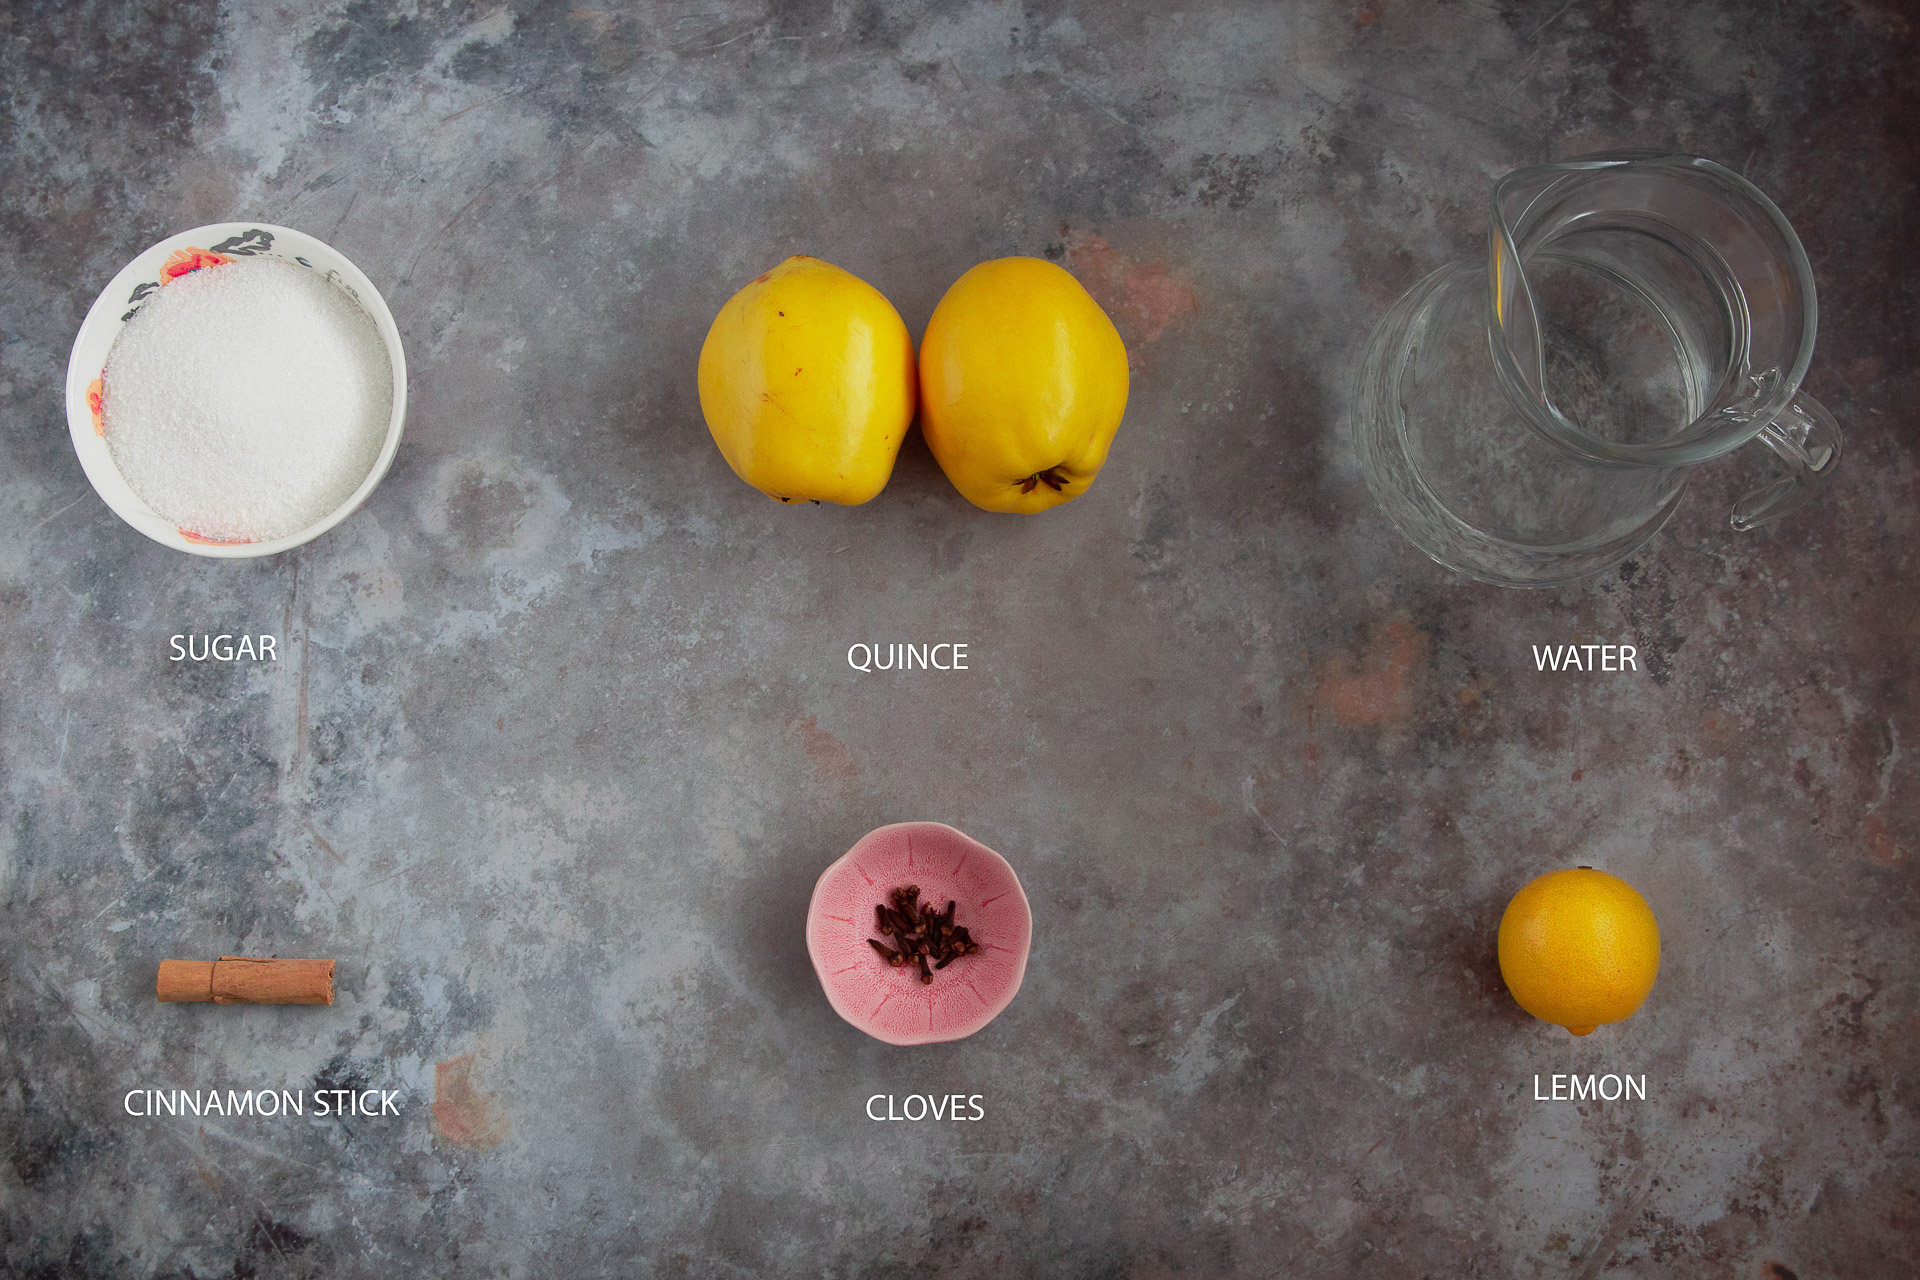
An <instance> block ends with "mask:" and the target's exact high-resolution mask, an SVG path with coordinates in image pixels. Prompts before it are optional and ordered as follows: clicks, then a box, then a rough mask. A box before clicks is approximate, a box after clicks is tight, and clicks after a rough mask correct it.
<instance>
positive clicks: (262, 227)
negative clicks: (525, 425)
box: [67, 222, 407, 560]
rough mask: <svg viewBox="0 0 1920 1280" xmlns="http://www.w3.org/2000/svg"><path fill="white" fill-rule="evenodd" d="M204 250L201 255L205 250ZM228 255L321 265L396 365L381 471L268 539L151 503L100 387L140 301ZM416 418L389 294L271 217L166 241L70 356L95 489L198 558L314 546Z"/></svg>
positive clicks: (126, 274) (124, 282)
mask: <svg viewBox="0 0 1920 1280" xmlns="http://www.w3.org/2000/svg"><path fill="white" fill-rule="evenodd" d="M196 255H199V256H196ZM208 255H212V256H214V257H217V258H218V259H219V260H222V261H225V260H228V259H232V258H261V257H265V258H282V259H285V260H286V261H288V262H294V263H298V264H299V265H300V266H303V267H306V268H308V269H309V270H312V271H318V272H319V273H320V274H321V275H323V276H325V277H327V279H329V280H331V281H333V282H334V283H335V284H337V285H339V286H340V287H342V288H343V289H345V290H346V291H347V293H348V294H349V296H351V297H352V298H353V299H354V301H356V302H358V303H359V304H360V308H361V310H363V311H365V312H366V313H367V316H368V318H369V319H371V320H372V321H373V324H374V328H376V329H378V330H379V331H380V340H381V341H382V342H384V343H386V346H387V356H388V359H389V360H391V362H392V364H393V416H392V417H390V418H389V419H388V420H387V438H386V441H385V442H384V443H383V444H382V445H381V446H380V456H379V457H378V458H377V459H375V461H374V464H373V470H372V471H370V472H368V473H367V478H366V479H365V480H362V481H361V482H360V487H359V488H357V489H355V490H354V491H353V493H352V495H351V496H349V497H348V498H347V500H346V501H345V502H343V503H341V504H340V505H339V506H338V507H337V508H335V509H334V510H333V511H332V512H330V513H329V514H328V515H327V516H326V517H325V518H324V519H321V520H318V521H316V522H315V523H313V524H310V525H308V526H307V527H306V528H304V529H302V530H300V531H299V532H298V533H290V534H288V535H287V536H286V537H284V538H274V539H272V540H271V541H267V542H209V541H207V540H206V539H204V538H199V537H196V536H194V535H192V534H189V533H187V532H186V531H184V530H182V529H181V528H179V526H177V525H175V524H174V523H173V522H172V521H170V520H168V519H167V518H166V517H164V516H162V515H161V514H160V513H159V512H157V511H155V510H154V509H153V508H152V507H151V506H149V505H147V501H146V499H144V498H142V497H141V496H140V495H139V494H137V493H135V492H134V491H133V488H132V486H130V485H128V484H127V482H126V479H125V477H123V476H122V475H121V474H120V468H119V467H117V466H115V465H114V462H113V453H112V451H111V450H109V449H108V448H107V439H106V436H105V435H104V434H103V433H102V430H101V427H100V423H99V405H98V400H97V397H98V388H99V385H100V375H101V371H102V370H103V369H105V368H106V364H107V352H108V351H110V350H112V348H113V342H114V339H115V338H117V337H119V336H120V328H121V326H122V325H124V324H126V322H127V320H128V318H129V317H131V316H132V315H133V313H134V312H135V311H137V310H138V309H139V307H140V303H141V302H142V301H143V300H144V299H145V298H146V297H147V296H148V295H149V294H151V293H153V292H154V291H155V290H157V289H159V288H160V286H161V281H162V279H163V278H166V279H177V278H178V277H179V276H181V275H184V274H185V273H186V272H188V271H193V270H196V269H197V268H198V267H199V266H203V265H207V256H208ZM406 416H407V356H406V352H404V351H403V350H401V347H400V329H399V327H398V326H397V325H395V324H394V322H393V313H392V312H390V311H388V310H387V304H386V301H385V300H384V299H383V298H381V296H380V291H379V290H378V289H375V288H374V287H373V282H372V281H371V280H369V279H367V277H366V275H365V274H364V273H363V272H362V271H361V270H360V268H358V267H356V266H354V265H353V264H352V263H351V262H349V261H347V259H346V257H345V256H344V255H343V254H341V253H340V251H339V250H337V249H335V248H333V247H332V246H331V245H328V244H325V243H323V242H321V241H319V240H316V239H314V238H313V237H312V236H310V235H308V234H306V233H305V232H304V231H295V230H293V229H292V228H290V227H276V226H273V225H272V224H270V223H264V222H216V223H214V224H212V225H211V226H205V227H195V228H194V229H193V230H191V231H182V232H181V233H180V234H178V235H173V236H168V237H167V238H166V239H165V240H162V241H161V242H160V243H159V244H156V245H154V246H153V247H152V248H150V249H148V250H146V251H145V252H144V253H142V254H141V255H140V256H139V257H137V258H135V259H134V260H133V261H132V262H129V263H128V264H127V265H126V266H125V267H123V268H121V270H120V274H119V275H117V276H115V277H114V278H113V280H112V282H111V283H109V284H108V285H107V287H106V288H105V289H103V290H101V292H100V296H99V297H98V298H96V299H94V302H93V306H92V308H91V309H89V310H88V312H87V318H86V320H85V321H84V322H82V324H81V325H80V335H79V336H78V337H77V338H75V339H74V340H73V356H72V358H71V359H69V360H68V361H67V432H68V434H69V435H71V436H72V437H73V451H74V452H75V453H77V454H79V455H80V465H81V466H82V467H83V468H85V470H86V473H87V479H88V480H89V481H90V482H92V484H93V490H94V492H95V493H97V494H99V495H100V497H101V499H102V500H104V501H105V502H106V504H107V505H108V506H109V507H111V508H113V513H114V514H115V515H117V516H119V517H120V518H121V519H122V520H125V521H126V522H127V523H128V524H130V525H132V526H133V527H134V528H136V529H138V530H139V531H140V532H141V533H144V534H146V535H147V536H148V537H149V538H152V539H153V540H154V541H155V542H158V543H161V544H162V545H164V546H169V547H172V548H173V549H174V550H175V551H185V552H189V553H190V554H192V555H196V556H216V557H219V558H221V559H229V560H231V559H243V558H246V557H249V556H270V555H273V554H274V553H275V552H277V551H286V550H289V549H290V548H293V547H297V546H299V545H300V544H301V543H303V542H311V541H312V540H313V539H315V538H317V537H319V536H320V535H321V534H323V533H325V532H326V531H327V530H329V529H331V528H333V526H335V525H337V524H339V523H340V522H341V521H342V520H345V519H346V518H347V517H348V516H350V515H352V514H353V512H354V511H355V509H357V508H358V507H359V506H360V504H361V503H363V502H365V501H366V500H367V495H368V494H370V493H372V492H373V488H374V486H375V485H377V484H379V483H380V481H381V478H382V477H384V476H385V475H386V474H387V468H388V467H390V466H392V465H393V455H394V453H395V452H396V451H397V450H398V449H399V448H400V426H401V423H402V422H404V421H405V420H406Z"/></svg>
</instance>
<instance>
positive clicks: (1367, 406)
mask: <svg viewBox="0 0 1920 1280" xmlns="http://www.w3.org/2000/svg"><path fill="white" fill-rule="evenodd" d="M1488 242H1489V255H1488V261H1487V262H1486V264H1485V265H1484V266H1481V265H1468V264H1463V263H1456V264H1454V265H1452V266H1448V267H1443V268H1441V269H1440V270H1439V271H1436V272H1434V273H1433V274H1432V275H1430V276H1428V277H1427V278H1426V279H1425V280H1422V281H1421V282H1420V283H1419V284H1417V285H1415V286H1414V287H1413V288H1412V289H1411V290H1409V291H1408V293H1407V294H1406V295H1405V296H1404V297H1402V298H1401V299H1400V301H1399V302H1397V303H1395V304H1394V307H1393V309H1392V310H1391V311H1390V312H1389V313H1388V314H1387V316H1386V318H1385V319H1383V320H1382V321H1381V322H1380V325H1379V327H1378V328H1376V329H1375V330H1374V333H1373V336H1372V338H1371V340H1370V341H1369V342H1368V345H1367V350H1366V355H1365V357H1364V359H1363V362H1362V365H1361V370H1360V377H1359V385H1358V388H1357V392H1356V396H1355V401H1354V416H1353V431H1354V435H1355V442H1356V445H1357V448H1358V451H1359V456H1360V462H1361V468H1362V471H1363V472H1364V474H1365V476H1366V480H1367V487H1368V488H1369V489H1370V490H1372V492H1373V495H1374V498H1375V499H1376V500H1377V501H1378V502H1379V503H1380V505H1381V507H1382V508H1384V509H1385V511H1386V513H1387V516H1388V518H1389V519H1391V520H1392V521H1393V523H1394V525H1395V526H1396V527H1398V528H1399V530H1400V532H1401V533H1403V534H1405V535H1406V536H1407V537H1408V538H1409V539H1410V540H1411V541H1412V542H1413V543H1414V545H1415V546H1417V547H1419V548H1420V549H1421V550H1422V551H1425V552H1426V553H1427V554H1428V555H1430V556H1432V557H1433V558H1434V559H1435V560H1437V561H1439V562H1440V563H1441V564H1443V565H1446V566H1448V567H1449V568H1453V569H1457V570H1459V571H1460V572H1462V573H1466V574H1470V575H1471V576H1473V577H1475V578H1479V579H1481V580H1482V581H1485V582H1492V583H1498V584H1501V585H1504V586H1516V587H1538V586H1551V585H1554V584H1556V583H1563V582H1571V581H1573V580H1575V579H1578V578H1581V577H1585V576H1586V575H1588V574H1592V573H1597V572H1599V571H1600V570H1602V569H1605V568H1607V567H1608V566H1610V565H1613V564H1615V563H1617V562H1619V561H1620V560H1623V559H1625V558H1626V557H1627V556H1628V555H1630V554H1632V553H1633V551H1634V550H1635V549H1636V548H1638V547H1640V546H1641V545H1642V544H1644V543H1645V542H1646V541H1647V540H1648V539H1649V538H1651V537H1652V536H1653V535H1654V534H1655V533H1656V532H1658V531H1659V529H1660V526H1661V525H1662V524H1664V523H1666V520H1667V517H1668V516H1670V515H1672V514H1673V511H1674V509H1675V508H1676V507H1677V506H1678V505H1679V502H1680V497H1681V493H1682V491H1683V490H1684V489H1685V488H1686V483H1687V478H1688V476H1689V474H1690V473H1691V472H1692V469H1693V467H1694V465H1695V464H1697V463H1701V462H1705V461H1707V460H1708V459H1710V458H1717V457H1720V456H1721V455H1722V454H1726V453H1730V452H1731V451H1733V450H1734V449H1736V448H1738V447H1739V446H1740V445H1742V444H1745V443H1746V442H1747V441H1749V440H1752V439H1753V438H1754V437H1756V436H1757V437H1759V438H1760V439H1761V440H1762V441H1763V442H1765V443H1766V445H1767V446H1768V447H1769V448H1770V449H1772V450H1773V452H1774V453H1776V454H1778V455H1779V456H1780V457H1781V458H1782V459H1784V460H1785V461H1786V464H1787V471H1786V474H1785V475H1784V476H1783V477H1781V478H1779V479H1777V480H1774V481H1773V482H1772V483H1770V484H1768V485H1767V486H1766V487H1765V488H1762V489H1761V490H1759V491H1758V492H1755V493H1752V494H1749V495H1748V496H1746V497H1744V498H1742V499H1741V500H1740V501H1739V502H1737V503H1735V504H1734V508H1733V526H1734V528H1736V529H1743V530H1744V529H1752V528H1755V527H1757V526H1759V525H1762V524H1765V523H1766V522H1768V521H1770V520H1773V519H1776V518H1778V517H1779V516H1782V515H1784V514H1786V513H1787V512H1788V511H1791V510H1792V509H1793V508H1795V507H1797V506H1799V505H1800V504H1801V503H1803V502H1805V501H1806V500H1807V499H1808V498H1809V497H1811V496H1812V495H1813V494H1814V492H1815V491H1816V490H1817V489H1818V488H1819V487H1820V485H1821V484H1822V483H1824V482H1825V481H1826V480H1827V478H1828V477H1830V476H1831V475H1832V474H1833V471H1834V468H1835V467H1836V466H1837V465H1838V463H1839V460H1840V433H1839V430H1838V428H1837V427H1836V426H1835V425H1834V421H1833V417H1832V415H1830V414H1829V413H1828V412H1827V411H1826V410H1825V409H1824V408H1822V407H1821V406H1820V404H1819V403H1818V402H1817V401H1815V400H1814V399H1813V398H1812V397H1810V396H1808V395H1807V394H1806V393H1804V392H1802V391H1801V390H1800V380H1801V379H1802V377H1804V376H1805V374H1806V371H1807V364H1808V362H1809V360H1811V358H1812V355H1813V340H1814V328H1815V306H1814V292H1813V271H1812V268H1811V267H1810V266H1809V264H1808V262H1807V255H1806V252H1805V250H1803V249H1802V248H1801V247H1800V240H1799V237H1797V236H1796V235H1794V233H1793V228H1792V227H1791V226H1789V225H1788V224H1787V220H1786V218H1785V216H1784V215H1782V214H1781V212H1780V210H1779V209H1778V208H1776V207H1775V206H1774V204H1773V202H1772V201H1770V200H1768V199H1767V197H1766V196H1764V195H1762V194H1761V193H1760V191H1759V190H1758V189H1757V188H1755V187H1754V186H1753V184H1751V183H1749V182H1748V181H1747V180H1746V179H1744V178H1742V177H1741V176H1740V175H1739V174H1737V173H1734V172H1733V171H1731V170H1729V169H1726V168H1723V167H1721V166H1720V165H1717V164H1715V163H1713V162H1712V161H1710V160H1702V159H1700V158H1698V157H1695V156H1682V155H1661V154H1656V153H1625V152H1621V153H1609V154H1605V155H1596V156H1588V157H1584V158H1582V159H1578V160H1570V161H1566V162H1563V163H1560V164H1551V165H1543V166H1541V167H1539V168H1533V169H1522V170H1520V171H1518V172H1516V173H1512V174H1509V175H1508V176H1507V177H1506V178H1504V179H1502V180H1501V181H1500V183H1499V185H1498V186H1497V187H1495V188H1494V194H1493V218H1492V227H1491V229H1490V232H1489V235H1488Z"/></svg>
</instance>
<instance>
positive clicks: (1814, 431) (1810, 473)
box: [1733, 391, 1840, 533]
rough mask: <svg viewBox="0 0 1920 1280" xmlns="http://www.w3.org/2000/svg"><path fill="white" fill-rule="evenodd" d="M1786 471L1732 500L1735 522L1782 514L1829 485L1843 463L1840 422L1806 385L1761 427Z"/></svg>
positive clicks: (1749, 525)
mask: <svg viewBox="0 0 1920 1280" xmlns="http://www.w3.org/2000/svg"><path fill="white" fill-rule="evenodd" d="M1760 439H1761V440H1764V441H1765V442H1766V445H1767V448H1769V449H1771V450H1773V451H1774V452H1775V453H1777V454H1779V455H1780V456H1781V457H1782V458H1784V459H1786V461H1787V467H1788V471H1787V474H1786V475H1784V476H1782V477H1781V478H1780V479H1778V480H1775V481H1774V482H1773V483H1772V484H1770V485H1768V486H1767V487H1766V488H1764V489H1758V490H1755V491H1754V492H1752V493H1750V494H1748V495H1747V496H1746V497H1744V498H1742V499H1740V501H1738V502H1736V503H1734V504H1733V527H1734V528H1736V529H1739V530H1740V531H1741V532H1743V533H1744V532H1745V531H1747V530H1748V529H1758V528H1759V527H1760V526H1761V525H1763V524H1767V523H1769V522H1771V521H1774V520H1778V519H1779V518H1780V517H1781V516H1783V515H1785V514H1787V512H1789V511H1792V510H1793V509H1794V508H1796V507H1798V506H1800V505H1801V504H1802V503H1804V502H1805V501H1806V500H1807V499H1809V498H1811V497H1813V495H1814V494H1816V493H1818V492H1820V490H1821V489H1822V488H1824V487H1825V485H1826V483H1827V481H1828V480H1830V479H1832V478H1833V473H1834V471H1835V470H1836V469H1837V468H1838V467H1839V465H1840V427H1839V424H1838V423H1836V422H1834V420H1833V415H1832V414H1830V413H1828V412H1827V409H1826V406H1825V405H1823V404H1821V403H1820V402H1819V401H1818V400H1815V399H1814V398H1813V397H1812V396H1810V395H1808V394H1807V393H1806V392H1804V391H1802V392H1801V393H1800V394H1799V395H1797V396H1795V397H1794V399H1793V403H1792V404H1789V405H1788V406H1787V407H1786V408H1785V409H1782V410H1781V411H1780V416H1779V417H1777V418H1775V419H1774V420H1773V421H1772V422H1770V423H1768V424H1767V425H1766V426H1765V427H1763V428H1761V430H1760Z"/></svg>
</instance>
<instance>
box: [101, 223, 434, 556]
mask: <svg viewBox="0 0 1920 1280" xmlns="http://www.w3.org/2000/svg"><path fill="white" fill-rule="evenodd" d="M406 412H407V359H406V354H405V352H404V351H402V350H401V346H400V330H399V328H398V327H397V326H396V325H395V324H394V322H393V314H392V313H391V312H389V311H388V310H387V304H386V302H385V301H384V300H383V299H382V298H381V297H380V293H379V291H378V290H377V289H375V288H374V287H373V282H372V281H370V280H368V279H367V277H366V276H365V274H363V273H362V272H361V270H360V269H359V268H358V267H356V266H354V265H353V263H351V262H349V261H347V259H346V258H345V257H344V256H343V255H342V254H341V253H340V252H339V251H338V250H336V249H334V248H332V247H331V246H329V245H327V244H325V243H323V242H321V241H319V240H316V239H314V238H313V237H312V236H310V235H307V234H305V233H304V232H300V231H295V230H293V229H291V228H289V227H276V226H271V225H268V224H265V223H251V222H220V223H215V224H213V225H212V226H206V227H195V228H194V229H193V230H191V231H182V232H181V233H180V234H178V235H174V236H169V237H167V238H166V239H165V240H162V241H161V242H160V243H159V244H156V245H154V246H153V247H152V248H150V249H148V250H146V252H144V253H142V254H141V255H140V256H139V257H137V258H135V259H134V260H133V261H132V262H130V263H128V264H127V265H126V267H125V268H123V269H122V270H121V272H120V274H119V275H117V276H115V277H114V278H113V280H112V282H111V283H110V284H108V285H107V287H106V288H105V289H104V290H103V291H102V292H101V294H100V296H99V297H98V298H97V299H95V300H94V304H93V307H92V309H90V310H89V311H88V312H87V318H86V320H85V321H84V322H83V323H82V324H81V326H80V334H79V336H78V337H77V338H75V339H74V343H73V355H72V358H71V359H69V361H68V362H67V431H68V433H69V434H70V435H71V436H72V437H73V448H74V452H75V453H77V454H79V455H80V465H81V466H82V467H83V468H84V469H85V470H86V473H87V479H88V481H89V482H91V483H92V485H93V488H94V492H96V493H98V494H99V495H100V497H101V499H102V500H103V501H104V502H105V503H106V504H107V506H109V507H110V508H112V509H113V512H114V514H115V515H118V516H119V517H120V518H121V519H122V520H125V521H126V522H127V523H128V524H130V525H132V526H133V527H134V528H135V529H138V530H139V531H140V532H141V533H143V534H145V535H146V536H147V537H149V538H152V539H153V540H154V541H155V542H159V543H162V544H164V545H166V546H169V547H172V548H174V549H175V550H176V551H186V552H189V553H191V554H193V555H199V556H216V557H221V558H226V559H238V558H244V557H249V556H267V555H272V554H274V553H275V552H278V551H286V550H288V549H289V548H292V547H297V546H299V545H300V544H301V543H303V542H310V541H312V540H313V539H314V538H317V537H319V536H320V535H321V534H323V533H325V532H326V531H327V530H329V529H331V528H333V526H335V525H337V524H339V523H340V522H341V521H342V520H344V519H346V518H347V517H348V516H349V515H351V514H353V512H354V511H355V509H357V508H358V507H359V506H360V504H361V503H363V502H365V501H366V500H367V496H368V495H369V494H371V493H372V492H373V490H374V486H375V485H377V484H379V483H380V480H381V478H382V477H383V476H385V475H386V473H387V468H388V467H390V466H391V465H392V464H393V455H394V453H395V451H396V450H398V449H399V447H400V428H401V424H402V422H403V421H404V419H405V418H406Z"/></svg>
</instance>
